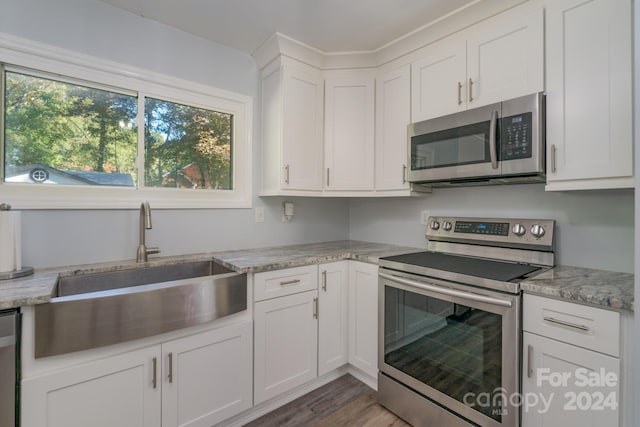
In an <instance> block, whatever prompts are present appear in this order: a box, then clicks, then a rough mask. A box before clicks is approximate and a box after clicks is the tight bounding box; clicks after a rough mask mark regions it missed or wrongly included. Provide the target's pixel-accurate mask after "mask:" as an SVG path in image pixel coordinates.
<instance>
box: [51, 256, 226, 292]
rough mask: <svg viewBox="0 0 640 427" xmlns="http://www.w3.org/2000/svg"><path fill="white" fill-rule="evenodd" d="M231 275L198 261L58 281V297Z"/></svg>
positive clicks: (85, 275)
mask: <svg viewBox="0 0 640 427" xmlns="http://www.w3.org/2000/svg"><path fill="white" fill-rule="evenodd" d="M231 272H232V271H231V270H229V269H228V268H226V267H224V266H222V265H220V264H218V263H216V262H213V261H196V262H185V263H183V264H175V265H160V266H154V267H145V268H136V269H133V270H119V271H108V272H104V273H90V274H83V275H79V276H67V277H60V278H59V279H58V283H57V285H56V289H55V290H54V297H65V296H71V295H78V294H85V293H92V292H100V291H108V290H113V289H121V288H128V287H132V286H141V285H149V284H153V283H161V282H169V281H172V280H181V279H191V278H193V277H202V276H211V275H215V274H223V273H231Z"/></svg>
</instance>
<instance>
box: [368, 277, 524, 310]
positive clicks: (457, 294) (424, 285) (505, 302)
mask: <svg viewBox="0 0 640 427" xmlns="http://www.w3.org/2000/svg"><path fill="white" fill-rule="evenodd" d="M378 276H379V277H382V278H383V279H387V280H390V281H392V282H396V283H400V284H402V285H407V286H411V287H414V288H417V289H424V290H425V291H431V292H434V293H438V294H441V295H448V296H452V297H458V298H464V299H466V300H469V301H477V302H486V303H487V304H492V305H499V306H502V307H511V306H512V305H513V304H512V303H511V301H508V300H503V299H499V298H492V297H488V296H484V295H479V294H473V293H471V292H465V291H458V290H455V289H449V288H443V287H440V286H435V285H432V284H429V283H423V282H416V281H415V280H410V279H405V278H402V277H397V276H392V275H391V274H386V273H378Z"/></svg>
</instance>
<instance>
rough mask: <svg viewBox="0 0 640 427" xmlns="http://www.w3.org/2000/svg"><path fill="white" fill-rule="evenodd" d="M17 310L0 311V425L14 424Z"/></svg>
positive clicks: (7, 426)
mask: <svg viewBox="0 0 640 427" xmlns="http://www.w3.org/2000/svg"><path fill="white" fill-rule="evenodd" d="M17 325H18V312H17V311H16V310H9V311H0V367H1V368H0V427H15V426H16V425H17V424H16V380H17V376H16V348H17V343H18V339H17V337H18V334H17V332H18V330H17Z"/></svg>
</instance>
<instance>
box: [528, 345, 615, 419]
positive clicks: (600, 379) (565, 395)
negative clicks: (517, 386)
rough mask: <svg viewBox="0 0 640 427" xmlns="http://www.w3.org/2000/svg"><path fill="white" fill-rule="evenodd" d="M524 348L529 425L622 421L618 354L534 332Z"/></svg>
mask: <svg viewBox="0 0 640 427" xmlns="http://www.w3.org/2000/svg"><path fill="white" fill-rule="evenodd" d="M523 349H524V351H523V354H524V355H525V358H526V359H527V361H526V363H525V367H524V369H525V372H524V373H523V376H522V378H523V380H522V381H523V384H522V391H523V394H524V396H525V400H524V401H525V402H529V403H531V407H527V406H526V405H525V406H524V407H523V408H522V426H523V427H557V426H562V427H602V426H607V427H616V426H618V425H619V415H618V414H619V411H618V405H619V404H620V387H619V384H620V360H619V359H618V358H615V357H611V356H607V355H605V354H601V353H597V352H595V351H591V350H585V349H583V348H580V347H576V346H573V345H570V344H566V343H563V342H559V341H555V340H552V339H550V338H546V337H541V336H539V335H535V334H532V333H528V332H525V333H524V334H523ZM590 382H593V384H592V385H590Z"/></svg>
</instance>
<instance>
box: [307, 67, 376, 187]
mask: <svg viewBox="0 0 640 427" xmlns="http://www.w3.org/2000/svg"><path fill="white" fill-rule="evenodd" d="M374 93H375V85H374V79H373V78H369V77H363V78H358V77H353V78H347V77H328V78H327V79H326V80H325V162H326V165H325V166H326V171H325V189H327V190H331V191H340V190H373V188H374V174H373V169H374V148H375V147H374V130H375V114H374V113H375V105H374V99H375V97H374ZM316 161H318V159H316Z"/></svg>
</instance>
